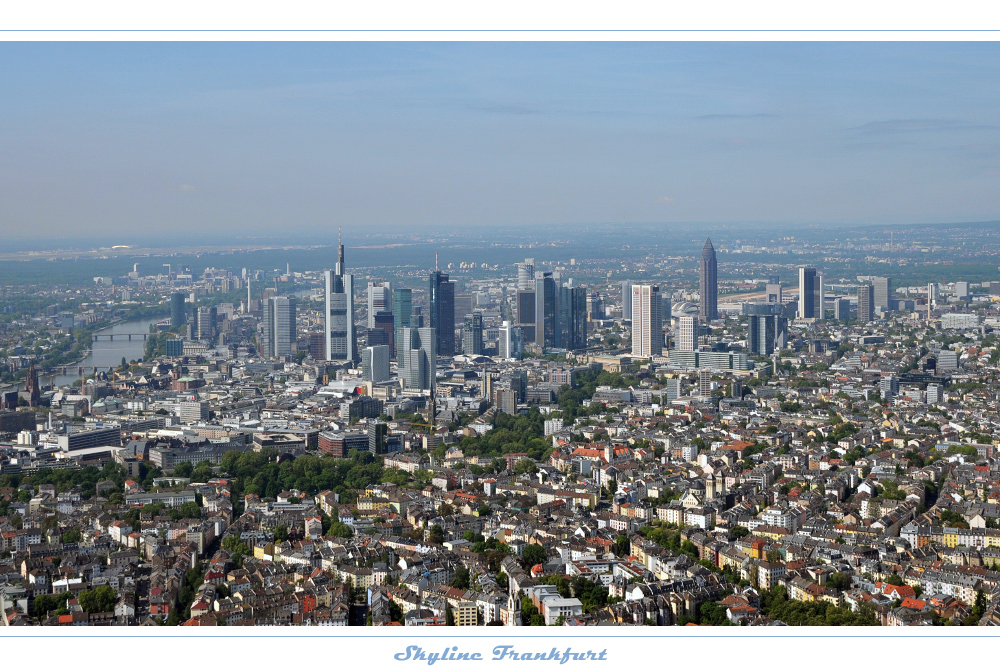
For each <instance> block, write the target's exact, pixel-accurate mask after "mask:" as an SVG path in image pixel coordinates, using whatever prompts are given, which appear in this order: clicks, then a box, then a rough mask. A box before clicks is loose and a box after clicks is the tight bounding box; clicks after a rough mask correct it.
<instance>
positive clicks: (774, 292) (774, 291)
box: [764, 276, 782, 303]
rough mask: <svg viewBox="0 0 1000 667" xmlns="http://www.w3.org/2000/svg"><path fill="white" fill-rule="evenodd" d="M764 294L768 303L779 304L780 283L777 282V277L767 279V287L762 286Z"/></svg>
mask: <svg viewBox="0 0 1000 667" xmlns="http://www.w3.org/2000/svg"><path fill="white" fill-rule="evenodd" d="M771 281H774V282H771ZM764 294H765V295H766V297H767V302H768V303H781V297H782V295H781V283H779V282H778V278H777V276H772V277H771V278H770V279H769V281H768V283H767V285H765V286H764Z"/></svg>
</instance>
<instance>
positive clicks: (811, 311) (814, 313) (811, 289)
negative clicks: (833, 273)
mask: <svg viewBox="0 0 1000 667" xmlns="http://www.w3.org/2000/svg"><path fill="white" fill-rule="evenodd" d="M799 317H800V318H802V319H816V320H821V319H823V276H821V275H818V274H817V273H816V269H814V268H813V267H809V266H803V267H799Z"/></svg>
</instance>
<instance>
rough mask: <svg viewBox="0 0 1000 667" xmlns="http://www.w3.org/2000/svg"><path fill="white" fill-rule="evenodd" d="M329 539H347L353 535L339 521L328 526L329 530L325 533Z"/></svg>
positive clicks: (345, 525) (348, 527)
mask: <svg viewBox="0 0 1000 667" xmlns="http://www.w3.org/2000/svg"><path fill="white" fill-rule="evenodd" d="M326 534H327V536H329V537H340V538H343V539H347V538H349V537H351V536H353V535H354V531H353V530H352V529H351V527H350V526H348V525H347V524H346V523H341V522H340V521H334V522H333V524H331V525H330V530H328V531H326Z"/></svg>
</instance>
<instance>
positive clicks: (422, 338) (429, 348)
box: [396, 327, 437, 391]
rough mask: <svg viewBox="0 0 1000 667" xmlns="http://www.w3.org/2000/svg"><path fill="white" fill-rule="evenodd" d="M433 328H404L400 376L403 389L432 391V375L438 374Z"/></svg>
mask: <svg viewBox="0 0 1000 667" xmlns="http://www.w3.org/2000/svg"><path fill="white" fill-rule="evenodd" d="M435 334H436V332H435V330H434V329H433V328H432V327H420V328H419V329H418V328H416V327H403V340H402V341H401V342H400V348H399V353H398V354H397V355H396V357H397V358H398V359H399V375H400V377H401V378H402V380H403V389H406V390H409V391H421V390H424V389H430V387H431V380H432V379H433V377H434V376H433V375H432V373H436V372H437V336H436V335H435Z"/></svg>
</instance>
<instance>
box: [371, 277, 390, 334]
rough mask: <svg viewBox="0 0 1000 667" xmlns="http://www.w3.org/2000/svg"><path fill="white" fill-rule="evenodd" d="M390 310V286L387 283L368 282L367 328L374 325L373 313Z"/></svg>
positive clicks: (388, 311)
mask: <svg viewBox="0 0 1000 667" xmlns="http://www.w3.org/2000/svg"><path fill="white" fill-rule="evenodd" d="M391 312H392V286H391V285H390V284H389V283H369V284H368V328H369V329H371V328H372V327H374V326H375V315H376V314H378V313H391Z"/></svg>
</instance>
